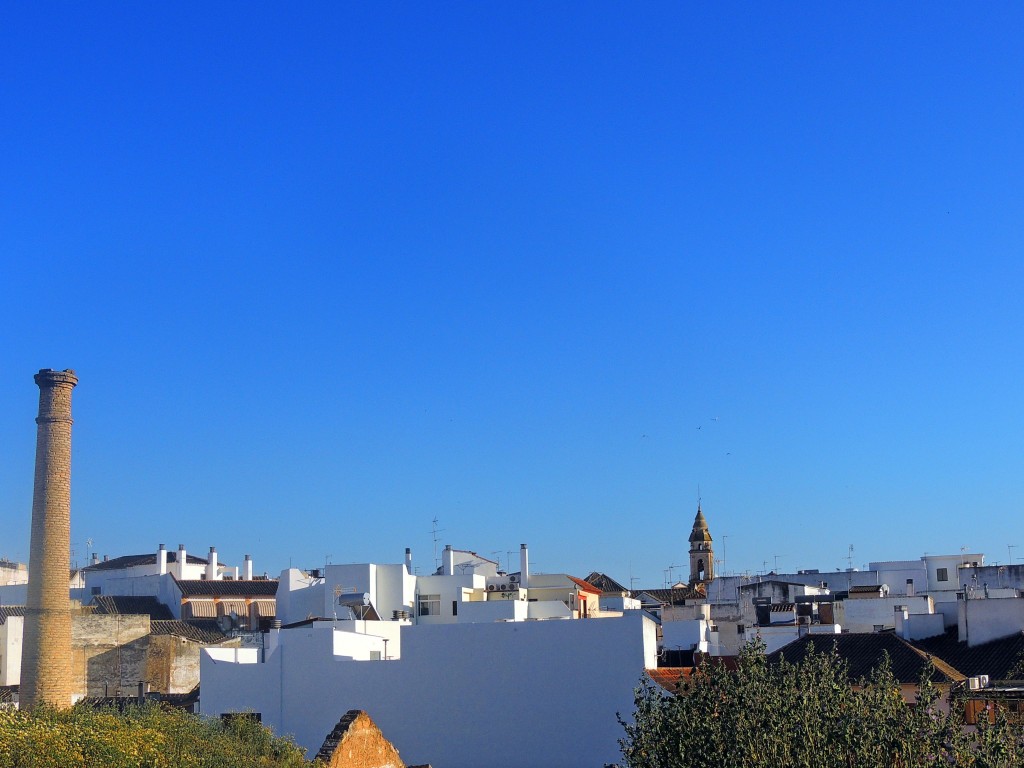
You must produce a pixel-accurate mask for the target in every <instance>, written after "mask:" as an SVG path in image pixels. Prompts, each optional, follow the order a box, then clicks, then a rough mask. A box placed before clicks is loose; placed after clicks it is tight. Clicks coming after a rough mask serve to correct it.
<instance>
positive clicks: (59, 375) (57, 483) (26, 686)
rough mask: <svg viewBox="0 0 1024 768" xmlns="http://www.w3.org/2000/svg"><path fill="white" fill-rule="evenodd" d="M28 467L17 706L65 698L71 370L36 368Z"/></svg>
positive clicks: (63, 703)
mask: <svg viewBox="0 0 1024 768" xmlns="http://www.w3.org/2000/svg"><path fill="white" fill-rule="evenodd" d="M35 379H36V384H37V385H38V386H39V416H38V417H36V424H37V425H38V426H37V427H36V473H35V487H34V490H33V492H32V539H31V544H30V548H29V570H28V573H29V576H28V601H27V603H28V604H27V606H26V610H25V635H24V638H25V639H24V644H23V646H22V662H21V691H20V693H21V706H22V707H23V708H26V709H31V708H32V707H34V706H36V705H37V704H44V703H45V704H49V705H50V706H53V707H58V708H64V707H70V706H71V697H72V695H73V690H72V682H71V600H70V598H69V595H68V589H69V586H70V585H69V581H68V574H69V573H70V567H71V423H72V422H71V390H72V389H74V387H75V385H76V384H78V377H77V376H75V372H74V371H72V370H65V371H54V370H50V369H49V368H44V369H43V370H41V371H39V373H37V374H36V377H35Z"/></svg>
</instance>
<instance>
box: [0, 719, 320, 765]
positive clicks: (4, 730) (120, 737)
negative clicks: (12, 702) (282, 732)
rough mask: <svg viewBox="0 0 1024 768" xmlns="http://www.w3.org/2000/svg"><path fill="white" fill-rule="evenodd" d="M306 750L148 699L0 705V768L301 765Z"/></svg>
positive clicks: (241, 724) (249, 722)
mask: <svg viewBox="0 0 1024 768" xmlns="http://www.w3.org/2000/svg"><path fill="white" fill-rule="evenodd" d="M303 755H304V750H302V749H301V748H299V747H297V746H296V745H295V744H294V743H293V742H292V741H290V740H288V739H281V738H277V737H275V736H274V735H273V734H272V733H271V732H270V730H268V729H267V728H265V727H263V726H262V725H260V724H259V723H258V722H256V720H255V719H254V718H248V717H238V718H234V719H233V720H230V721H228V722H221V721H219V720H208V719H203V718H201V717H198V716H196V715H192V714H189V713H187V712H183V711H182V710H178V709H172V708H169V707H164V706H161V705H159V704H154V703H149V704H146V705H144V706H141V707H130V708H128V709H127V710H125V711H124V712H119V711H117V710H113V709H106V710H96V709H93V708H91V707H87V706H76V707H72V708H70V709H64V710H53V709H48V708H46V707H38V708H36V709H34V710H32V711H21V710H16V709H0V768H96V767H98V766H103V768H236V767H239V768H240V767H241V766H245V768H299V766H309V765H310V763H307V762H306V761H305V760H304V759H303Z"/></svg>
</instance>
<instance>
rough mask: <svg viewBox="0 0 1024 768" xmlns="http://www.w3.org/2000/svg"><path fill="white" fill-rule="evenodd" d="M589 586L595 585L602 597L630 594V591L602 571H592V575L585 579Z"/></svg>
mask: <svg viewBox="0 0 1024 768" xmlns="http://www.w3.org/2000/svg"><path fill="white" fill-rule="evenodd" d="M584 581H586V582H587V583H588V584H593V585H594V586H595V587H597V588H598V589H600V590H601V594H602V595H620V594H626V595H628V594H629V590H628V589H626V588H625V587H624V586H622V585H621V584H619V582H617V581H616V580H615V579H613V578H612V577H611V576H607V575H605V574H603V573H601V572H600V571H591V573H590V575H589V576H587V578H585V579H584Z"/></svg>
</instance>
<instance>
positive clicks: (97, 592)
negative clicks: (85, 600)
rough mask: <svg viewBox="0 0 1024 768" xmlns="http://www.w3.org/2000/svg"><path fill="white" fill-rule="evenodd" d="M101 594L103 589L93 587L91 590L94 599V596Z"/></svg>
mask: <svg viewBox="0 0 1024 768" xmlns="http://www.w3.org/2000/svg"><path fill="white" fill-rule="evenodd" d="M102 592H103V587H93V588H92V594H93V596H94V597H95V596H96V595H99V594H101V593H102Z"/></svg>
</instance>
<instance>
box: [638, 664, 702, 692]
mask: <svg viewBox="0 0 1024 768" xmlns="http://www.w3.org/2000/svg"><path fill="white" fill-rule="evenodd" d="M692 675H693V667H658V668H657V669H648V670H647V676H648V677H649V678H651V681H652V682H653V683H654V684H655V685H660V686H661V687H662V688H664V689H665V690H666V691H668V692H669V693H676V692H677V691H678V690H679V685H680V683H688V682H689V681H690V678H691V677H692Z"/></svg>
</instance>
